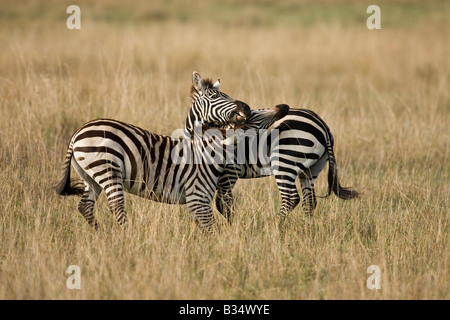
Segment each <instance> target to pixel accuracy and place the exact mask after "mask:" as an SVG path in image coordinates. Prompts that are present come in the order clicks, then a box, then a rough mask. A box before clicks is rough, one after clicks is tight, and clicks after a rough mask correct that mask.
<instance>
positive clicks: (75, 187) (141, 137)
mask: <svg viewBox="0 0 450 320" xmlns="http://www.w3.org/2000/svg"><path fill="white" fill-rule="evenodd" d="M192 81H193V85H192V90H191V96H192V109H194V108H195V109H196V112H199V113H201V114H202V115H203V116H204V117H205V119H207V120H208V121H210V122H215V123H221V124H233V125H238V126H243V125H244V127H245V124H244V123H245V121H246V120H247V118H248V116H249V115H250V108H249V107H248V105H246V104H245V103H243V102H241V101H237V100H234V99H232V98H230V97H229V96H227V95H226V94H224V93H222V92H220V91H219V89H218V87H217V86H216V87H215V86H214V85H213V84H212V82H211V81H210V80H205V81H204V80H202V79H201V77H200V75H199V74H198V73H196V72H194V74H193V79H192ZM287 110H288V107H287V108H286V107H285V106H282V107H276V108H274V109H273V110H272V111H271V112H268V113H267V114H266V117H264V119H263V120H264V121H261V123H263V124H265V125H267V126H270V124H272V123H273V122H274V121H276V120H278V119H280V118H281V117H282V116H284V115H285V114H286V113H287ZM252 125H253V126H254V125H255V123H253V124H252ZM256 126H258V125H257V124H256ZM205 147H208V148H209V150H213V151H216V152H215V153H216V154H214V159H212V158H211V157H212V152H205ZM223 150H224V148H223V145H222V142H221V140H220V139H206V140H205V139H204V138H202V137H193V138H192V139H174V138H172V137H169V136H163V135H158V134H154V133H151V132H149V131H147V130H144V129H141V128H139V127H136V126H134V125H131V124H127V123H124V122H120V121H117V120H110V119H98V120H93V121H90V122H88V123H86V124H84V125H83V126H81V127H80V128H79V129H78V130H77V131H76V132H75V133H74V134H73V136H72V138H71V139H70V142H69V147H68V150H67V154H66V158H65V161H64V165H63V170H62V177H61V179H60V181H59V182H58V184H57V185H56V186H55V190H56V192H57V194H59V195H71V194H81V195H82V198H81V200H80V202H79V205H78V210H79V211H80V213H81V214H82V215H83V216H84V218H85V219H86V220H87V221H88V223H89V224H90V225H92V226H93V227H95V228H98V225H97V221H96V219H95V216H94V205H95V202H96V200H97V198H98V196H99V194H100V193H101V192H102V191H105V193H106V197H107V199H108V203H109V207H110V210H111V212H112V213H113V214H114V215H115V217H116V219H117V221H118V223H119V224H120V225H122V226H125V225H126V223H127V215H126V213H125V206H124V191H127V192H129V193H133V194H136V195H139V196H142V197H146V198H149V199H152V200H155V201H159V202H165V203H172V204H184V203H186V204H187V207H188V209H189V210H190V211H191V212H193V213H194V216H195V218H196V220H197V222H199V224H200V226H201V227H203V228H205V229H206V230H208V231H210V230H211V228H212V226H213V224H214V217H213V213H212V209H211V207H210V203H211V201H212V198H213V196H214V192H215V188H216V185H217V181H218V178H219V176H220V174H222V173H223V171H224V166H225V164H224V163H225V161H217V160H216V159H217V156H219V158H220V157H223V155H224V152H223ZM221 151H222V152H221ZM174 155H175V156H176V158H174ZM193 158H197V159H200V160H201V161H198V162H195V161H193V160H192V159H193ZM222 159H223V158H222ZM71 164H72V166H73V167H74V169H75V171H76V172H77V174H78V175H79V176H80V177H81V178H82V180H83V182H84V186H83V187H80V183H79V180H78V181H77V180H75V182H73V181H72V182H71V180H70V167H71Z"/></svg>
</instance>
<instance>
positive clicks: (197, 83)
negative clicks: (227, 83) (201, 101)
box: [192, 71, 205, 93]
mask: <svg viewBox="0 0 450 320" xmlns="http://www.w3.org/2000/svg"><path fill="white" fill-rule="evenodd" d="M192 85H193V86H194V88H195V90H197V92H199V93H203V90H205V83H204V82H203V80H202V77H201V76H200V74H199V73H198V72H197V71H194V73H192Z"/></svg>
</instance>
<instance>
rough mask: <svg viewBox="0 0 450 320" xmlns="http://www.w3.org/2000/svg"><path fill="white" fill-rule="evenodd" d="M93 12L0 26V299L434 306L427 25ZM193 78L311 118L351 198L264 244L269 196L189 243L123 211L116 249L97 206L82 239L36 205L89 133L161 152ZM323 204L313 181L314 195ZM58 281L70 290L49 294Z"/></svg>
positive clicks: (433, 131)
mask: <svg viewBox="0 0 450 320" xmlns="http://www.w3.org/2000/svg"><path fill="white" fill-rule="evenodd" d="M50 3H52V6H55V5H56V4H53V2H50ZM55 3H56V2H55ZM96 3H97V4H96V7H93V8H92V11H89V10H90V7H88V8H86V6H87V4H85V3H84V2H83V3H82V4H85V7H84V8H83V6H81V7H82V17H84V14H85V15H86V17H87V18H83V20H82V29H81V30H79V31H69V30H67V29H66V27H65V18H66V16H67V15H65V14H64V12H65V11H64V9H65V7H64V6H63V5H61V7H62V8H63V12H62V13H63V14H61V15H59V13H58V12H59V11H58V10H57V9H54V10H55V12H57V13H55V14H54V15H51V13H45V16H44V18H42V19H41V18H39V16H38V17H37V18H32V17H34V16H33V15H32V14H30V12H29V11H27V10H30V11H31V12H34V11H33V10H37V9H36V5H35V2H29V3H28V6H24V8H23V9H22V10H23V11H24V12H26V15H25V18H23V17H22V18H20V15H19V16H14V14H11V17H10V16H6V15H4V16H3V18H2V21H1V23H2V25H7V26H8V28H2V29H0V40H1V43H2V44H3V47H4V49H3V50H1V51H0V112H1V117H0V146H1V148H0V163H1V170H0V190H1V192H0V212H1V215H0V248H1V249H0V297H1V298H4V299H37V298H43V299H91V298H95V299H119V298H120V299H122V298H123V299H130V298H137V299H256V298H257V299H322V298H324V299H448V298H449V297H450V289H449V288H450V286H449V283H450V266H449V262H450V257H449V250H448V248H449V245H450V243H449V209H448V208H449V207H450V203H449V194H450V184H449V178H450V177H449V173H450V170H449V164H448V163H449V154H448V152H449V143H450V141H449V139H450V134H449V129H448V127H449V123H450V96H449V80H450V66H449V60H448V56H449V54H450V45H449V42H448V31H447V30H448V28H447V25H448V24H447V23H446V22H448V21H446V20H445V19H442V16H441V15H440V14H439V12H435V11H433V10H432V9H433V7H431V9H430V10H431V11H432V13H431V14H430V15H427V16H426V17H422V18H421V19H419V20H418V21H417V22H416V23H413V24H412V25H410V24H399V26H396V25H395V24H394V23H392V25H389V26H386V27H384V26H383V24H382V30H379V31H369V30H368V29H367V28H366V27H365V21H364V17H365V16H366V15H365V13H364V12H363V20H362V21H361V23H359V22H358V21H359V20H358V19H356V20H355V22H354V23H352V24H351V25H345V24H343V23H339V21H337V22H336V21H330V22H329V23H320V22H317V23H313V24H312V25H308V26H305V25H303V24H301V23H299V24H296V23H287V24H284V23H280V22H278V21H270V23H267V24H265V23H264V21H265V20H264V17H265V16H262V17H263V18H262V19H263V20H262V21H263V23H255V22H254V21H253V20H252V21H253V22H252V23H244V22H242V23H240V24H237V25H236V24H232V23H230V22H229V21H228V20H227V19H228V18H224V19H223V20H219V21H221V22H220V23H214V19H212V18H211V19H207V18H206V17H205V16H201V17H202V19H200V21H196V19H195V18H194V17H188V18H186V19H184V20H183V19H179V20H177V19H162V20H163V21H158V22H151V21H150V22H141V23H136V24H135V23H133V22H132V21H131V22H129V21H128V22H127V23H123V24H117V23H116V22H115V21H116V20H115V17H114V16H113V18H112V21H110V20H108V19H98V15H99V14H100V13H101V12H104V11H105V12H108V8H109V5H110V3H114V2H112V1H105V2H96ZM98 3H100V4H98ZM437 3H438V4H439V3H441V2H437ZM138 4H142V2H138ZM159 5H160V6H161V8H164V5H161V4H159ZM327 5H328V4H326V3H325V4H323V7H321V8H322V9H323V10H327V8H328V7H327ZM398 5H399V6H401V5H405V6H407V5H408V4H407V3H406V4H404V3H403V2H400V3H399V4H398ZM52 8H53V7H52ZM58 8H59V7H58ZM250 8H252V7H251V6H250ZM305 8H307V6H306V7H305ZM446 8H448V7H446ZM88 9H89V10H88ZM83 10H84V11H83ZM102 10H103V11H102ZM19 11H20V10H19ZM11 12H13V11H11ZM20 12H21V11H20ZM46 12H47V11H46ZM118 12H120V10H119V11H118ZM255 12H256V13H258V11H255ZM256 13H255V14H254V16H257V17H259V16H258V15H257V14H256ZM444 13H445V12H444ZM96 14H97V15H96ZM388 14H389V10H387V11H386V10H385V11H383V16H387V15H388ZM60 16H61V17H60ZM244 16H245V15H244ZM447 16H448V15H447ZM5 17H6V18H5ZM30 17H31V18H30ZM227 17H228V16H227ZM255 21H257V20H255ZM258 21H259V20H258ZM405 25H406V26H405ZM194 70H197V71H199V72H200V73H201V74H202V75H203V76H209V77H220V78H221V80H222V88H223V91H224V92H226V93H228V94H229V95H231V96H232V97H235V98H237V99H240V100H243V101H246V102H247V103H249V105H250V106H251V107H252V108H259V107H270V106H273V105H275V104H278V103H287V104H289V105H290V106H292V107H307V108H310V109H312V110H314V111H316V112H317V113H319V114H320V115H321V116H322V117H323V119H324V120H325V121H326V122H327V123H328V124H329V126H330V128H331V130H332V132H333V133H334V136H335V140H336V155H337V160H338V167H339V170H340V177H341V180H342V183H343V184H344V185H351V186H354V187H355V188H357V189H358V190H359V191H361V193H362V196H361V198H360V199H357V200H353V201H349V202H345V201H341V200H339V199H337V198H336V197H330V198H328V199H319V205H318V208H317V211H316V214H315V216H314V217H313V218H310V219H306V218H304V216H303V214H302V211H301V208H297V209H296V210H295V211H294V212H292V214H291V215H290V217H289V218H288V223H287V225H286V227H285V229H284V230H279V229H278V227H277V220H276V217H275V215H276V212H277V211H278V210H279V208H280V197H279V194H278V190H277V188H276V184H275V182H274V179H273V178H263V179H259V180H247V181H244V180H241V181H239V183H238V184H237V187H236V188H235V190H234V192H235V197H236V207H237V216H236V218H235V222H234V224H233V225H232V226H227V225H226V224H225V223H224V220H223V219H222V218H221V217H219V216H217V218H218V223H219V224H220V225H221V232H220V233H218V234H215V235H213V236H205V235H203V234H202V233H201V232H199V230H198V229H197V228H196V226H195V224H194V223H193V221H192V218H191V217H190V215H189V213H188V212H187V211H186V209H185V207H184V206H172V205H165V204H160V203H155V202H151V201H149V200H145V199H141V198H137V197H135V196H132V195H126V208H127V211H128V215H129V218H130V221H131V225H130V227H129V228H128V229H127V230H126V231H122V230H120V228H119V227H118V226H117V224H116V223H115V221H114V219H113V217H112V216H111V214H110V213H109V212H108V208H107V203H106V201H105V198H104V196H102V197H100V199H99V202H98V203H97V207H96V214H97V217H98V218H99V220H100V221H99V222H100V223H101V224H102V226H103V227H104V229H105V230H104V231H103V232H97V233H95V232H93V231H92V230H91V229H90V228H89V227H88V225H87V223H86V222H85V221H84V219H83V218H82V217H81V215H80V214H79V213H78V212H77V209H76V207H77V202H78V198H75V197H69V198H61V197H57V196H56V195H54V193H53V192H52V190H51V186H52V184H53V183H54V182H55V181H57V179H58V176H59V170H60V166H61V164H62V161H63V158H64V155H65V151H66V144H67V142H68V139H69V138H70V135H71V134H72V133H73V131H74V130H75V129H76V128H77V127H78V126H80V125H81V124H83V123H84V122H85V121H87V120H90V119H93V118H96V117H110V118H116V119H120V120H122V121H126V122H131V123H134V124H136V125H139V126H141V127H144V128H146V129H148V130H150V131H153V132H157V133H161V134H171V132H172V131H173V130H174V129H176V128H182V127H183V125H184V119H185V116H186V114H187V111H188V109H189V99H188V93H189V87H190V77H191V73H192V71H194ZM325 192H326V178H325V174H323V175H322V176H320V177H319V179H318V185H317V193H318V194H325ZM72 264H75V265H78V266H80V268H81V272H82V288H81V290H68V289H67V287H66V280H67V277H68V275H67V274H65V271H66V268H67V267H68V266H69V265H72ZM370 265H378V266H379V267H380V268H381V272H382V280H381V286H382V288H381V290H375V291H372V290H369V289H368V288H367V287H366V280H367V278H368V276H369V275H368V274H367V273H366V270H367V267H368V266H370Z"/></svg>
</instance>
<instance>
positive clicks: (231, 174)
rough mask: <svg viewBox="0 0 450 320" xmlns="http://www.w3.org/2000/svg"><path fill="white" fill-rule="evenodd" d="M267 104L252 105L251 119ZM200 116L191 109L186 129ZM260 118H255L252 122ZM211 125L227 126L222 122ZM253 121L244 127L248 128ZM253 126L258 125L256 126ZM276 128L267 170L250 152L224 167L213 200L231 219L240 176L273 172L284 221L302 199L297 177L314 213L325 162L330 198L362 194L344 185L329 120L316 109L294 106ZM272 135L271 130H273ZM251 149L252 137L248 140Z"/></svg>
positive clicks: (305, 202) (309, 213)
mask: <svg viewBox="0 0 450 320" xmlns="http://www.w3.org/2000/svg"><path fill="white" fill-rule="evenodd" d="M264 112H265V109H260V110H252V114H251V116H250V118H249V119H252V118H254V117H258V115H260V114H264ZM202 120H204V119H203V118H202V115H201V114H200V113H195V110H194V109H192V110H191V113H190V114H189V115H188V118H187V119H186V123H185V130H186V131H190V130H192V129H191V128H192V123H193V122H194V121H202ZM254 122H255V123H257V121H254ZM210 125H217V126H223V125H222V124H221V123H216V124H214V123H212V124H210ZM250 127H251V124H249V125H248V126H247V127H246V128H250ZM253 128H256V127H255V126H253ZM271 128H272V129H276V130H277V131H276V132H277V133H278V145H277V146H276V147H274V148H273V150H271V151H272V152H271V154H270V165H269V167H270V168H269V170H263V169H267V168H265V167H264V166H263V165H262V164H261V163H259V162H256V163H255V162H254V161H253V162H251V161H250V160H249V158H248V157H249V155H250V153H249V152H246V153H245V156H246V157H247V158H246V159H245V161H243V163H233V164H227V165H226V167H225V171H224V172H223V173H222V174H221V176H220V177H219V181H218V184H217V190H216V191H217V194H216V200H215V205H216V208H217V210H218V211H219V212H220V213H221V214H222V215H224V216H225V217H226V218H227V220H228V222H229V223H231V221H232V218H233V215H234V208H233V194H232V189H233V187H234V186H235V184H236V182H237V180H238V179H239V178H241V179H252V178H259V177H263V176H267V175H274V176H275V179H276V183H277V186H278V190H279V192H280V194H281V199H282V204H281V208H280V210H279V212H278V214H277V216H278V218H279V221H280V224H282V223H283V221H284V220H285V218H286V216H287V215H288V214H289V213H290V212H291V211H292V210H293V209H294V208H295V207H296V206H297V205H298V204H299V203H300V196H299V193H298V190H297V187H296V178H297V177H299V180H300V186H301V190H302V200H303V201H302V207H303V211H304V213H305V214H306V215H307V216H312V215H313V213H314V210H315V208H316V205H317V199H316V194H315V189H314V183H315V180H316V179H317V177H318V175H319V173H320V172H321V171H322V169H323V168H324V167H325V165H326V163H327V161H328V164H329V169H328V192H327V195H326V197H328V196H330V195H331V192H334V193H335V194H336V195H337V196H338V197H339V198H341V199H344V200H348V199H353V198H357V197H358V196H359V193H358V192H357V191H355V190H352V189H351V188H345V187H342V186H341V184H340V182H339V179H338V172H337V163H336V157H335V155H334V150H333V146H334V138H333V135H332V134H331V131H330V129H329V127H328V126H327V124H326V123H325V122H324V121H323V120H322V119H321V118H320V117H319V116H318V115H317V114H316V113H315V112H313V111H312V110H308V109H297V108H290V109H289V111H288V113H287V115H286V116H285V117H283V118H282V119H280V120H278V121H276V122H275V123H274V124H273V125H272V126H271ZM269 136H270V135H269ZM269 136H267V137H266V140H262V141H259V140H257V142H256V143H258V144H261V143H266V144H270V141H269V140H270V139H269ZM244 141H245V143H246V144H247V146H246V148H247V150H248V149H250V147H249V146H248V144H249V141H250V138H249V137H247V138H246V140H244Z"/></svg>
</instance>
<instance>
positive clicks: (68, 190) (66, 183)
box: [53, 142, 84, 196]
mask: <svg viewBox="0 0 450 320" xmlns="http://www.w3.org/2000/svg"><path fill="white" fill-rule="evenodd" d="M72 156H73V144H72V142H71V143H70V145H69V148H68V149H67V154H66V159H65V160H64V164H63V167H62V174H61V179H60V180H59V181H58V183H57V184H55V185H54V186H53V188H54V190H55V192H56V194H58V195H61V196H69V195H82V194H83V193H84V183H83V181H82V180H81V179H78V180H70V162H71V160H72Z"/></svg>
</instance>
